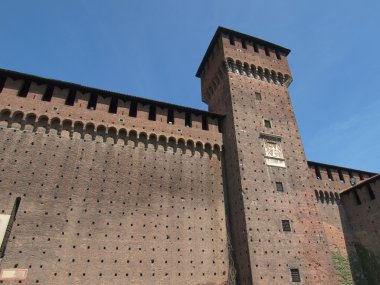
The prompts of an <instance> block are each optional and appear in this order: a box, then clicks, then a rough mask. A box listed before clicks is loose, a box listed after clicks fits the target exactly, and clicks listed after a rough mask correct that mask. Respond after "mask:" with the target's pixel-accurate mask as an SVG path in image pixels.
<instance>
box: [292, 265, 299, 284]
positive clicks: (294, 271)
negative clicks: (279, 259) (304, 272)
mask: <svg viewBox="0 0 380 285" xmlns="http://www.w3.org/2000/svg"><path fill="white" fill-rule="evenodd" d="M290 276H291V277H292V282H301V276H300V271H299V269H298V268H291V269H290Z"/></svg>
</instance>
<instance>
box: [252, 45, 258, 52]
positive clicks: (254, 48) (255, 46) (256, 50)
mask: <svg viewBox="0 0 380 285" xmlns="http://www.w3.org/2000/svg"><path fill="white" fill-rule="evenodd" d="M253 50H254V51H255V52H257V53H258V52H259V47H258V46H257V44H255V43H253Z"/></svg>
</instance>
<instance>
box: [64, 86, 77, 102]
mask: <svg viewBox="0 0 380 285" xmlns="http://www.w3.org/2000/svg"><path fill="white" fill-rule="evenodd" d="M76 93H77V92H76V91H75V90H73V89H71V90H70V92H69V95H67V98H66V101H65V104H66V105H69V106H74V102H75V95H76Z"/></svg>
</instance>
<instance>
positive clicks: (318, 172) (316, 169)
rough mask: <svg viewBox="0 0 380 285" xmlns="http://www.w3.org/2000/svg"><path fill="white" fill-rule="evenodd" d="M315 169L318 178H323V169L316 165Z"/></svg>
mask: <svg viewBox="0 0 380 285" xmlns="http://www.w3.org/2000/svg"><path fill="white" fill-rule="evenodd" d="M314 170H315V176H316V177H317V179H319V180H322V176H321V171H320V170H319V167H318V166H314Z"/></svg>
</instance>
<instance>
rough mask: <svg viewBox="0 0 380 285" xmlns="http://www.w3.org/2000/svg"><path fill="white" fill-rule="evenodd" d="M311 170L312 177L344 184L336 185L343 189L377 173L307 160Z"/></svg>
mask: <svg viewBox="0 0 380 285" xmlns="http://www.w3.org/2000/svg"><path fill="white" fill-rule="evenodd" d="M307 164H308V166H309V170H310V175H311V177H313V178H315V179H317V180H320V181H322V180H323V181H328V182H332V183H334V182H338V183H339V184H342V186H339V185H338V186H335V187H338V188H341V189H343V188H344V187H345V188H347V185H355V184H356V183H357V182H359V181H363V180H365V179H367V178H369V177H372V176H374V175H376V173H373V172H368V171H363V170H358V169H352V168H347V167H342V166H336V165H330V164H325V163H319V162H314V161H308V162H307Z"/></svg>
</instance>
